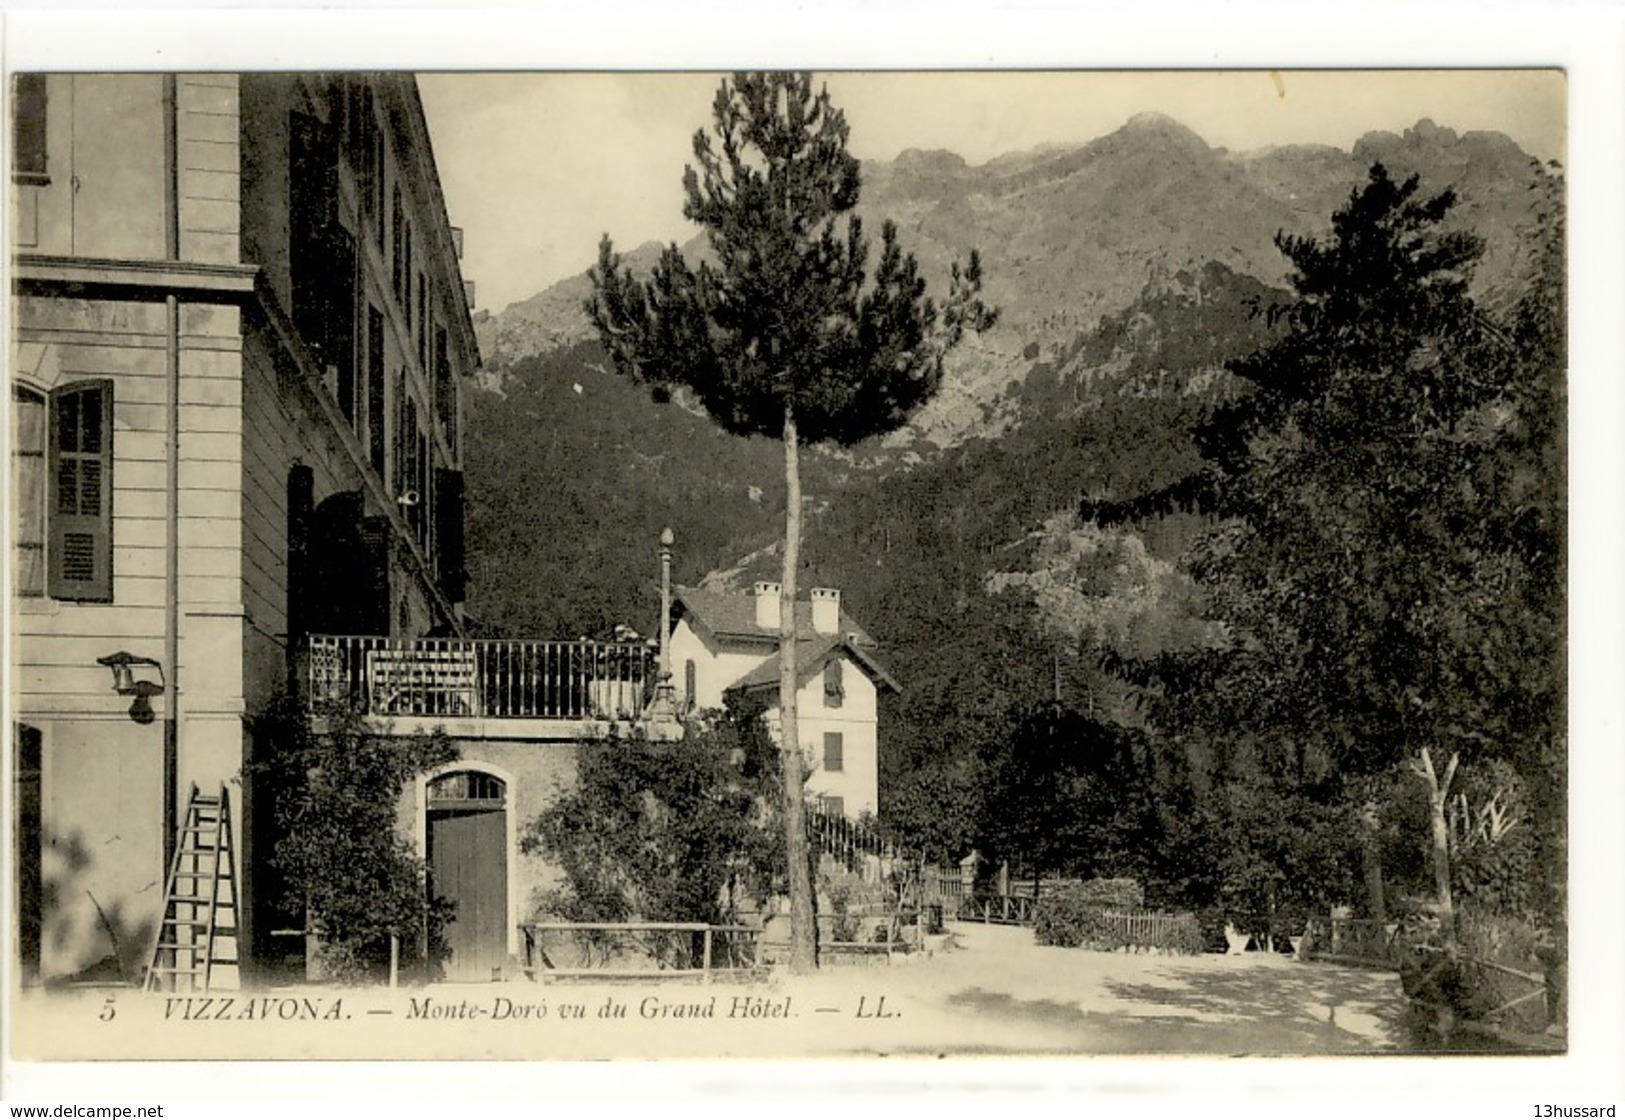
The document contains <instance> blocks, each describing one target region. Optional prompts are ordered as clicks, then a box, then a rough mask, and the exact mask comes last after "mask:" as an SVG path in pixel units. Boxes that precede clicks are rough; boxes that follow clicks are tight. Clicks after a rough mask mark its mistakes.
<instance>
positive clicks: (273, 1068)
mask: <svg viewBox="0 0 1625 1120" xmlns="http://www.w3.org/2000/svg"><path fill="white" fill-rule="evenodd" d="M634 29H635V30H634ZM1622 44H1625V13H1622V12H1621V11H1620V10H1619V9H1618V8H1616V7H1614V6H1613V5H1610V4H1606V3H1593V4H1566V5H1559V4H1538V3H1533V2H1524V3H1477V4H1467V3H1452V4H1443V3H1425V4H1423V3H1409V4H1397V3H1393V4H1391V3H1382V4H1368V5H1362V6H1359V7H1355V6H1353V5H1347V4H1340V5H1336V6H1332V5H1317V6H1315V7H1314V8H1313V10H1312V11H1311V10H1309V6H1307V5H1305V6H1301V7H1300V6H1297V5H1292V4H1287V3H1268V4H1199V3H1148V2H1143V3H1137V4H1132V5H1130V4H1113V5H1099V6H1095V7H1091V8H1089V9H1087V10H1079V11H1072V12H1058V11H1055V10H1053V9H1050V8H1046V7H1039V6H1036V5H1032V6H1029V5H1015V4H1004V5H995V4H985V3H984V4H968V3H957V4H955V3H944V2H940V0H939V2H935V3H924V2H920V3H902V2H894V3H888V4H885V5H863V6H861V7H859V6H857V5H852V4H845V3H835V4H828V3H826V4H819V5H816V6H814V5H797V6H794V7H791V6H789V5H785V6H783V7H782V8H773V7H767V8H766V9H765V10H764V7H763V6H762V5H744V4H735V3H712V4H695V3H684V4H681V5H662V4H656V3H652V2H651V3H641V2H640V3H616V4H607V5H603V6H601V7H600V8H598V9H597V10H595V11H594V12H593V13H591V14H588V13H584V12H581V11H576V10H572V9H569V8H564V7H562V6H560V7H558V8H542V9H537V8H534V7H518V6H512V5H496V6H491V7H485V8H480V9H471V10H462V9H451V8H449V7H432V6H391V7H389V8H387V9H386V8H385V6H384V5H376V6H368V7H352V8H348V9H345V10H342V11H328V12H318V11H312V10H292V9H286V8H285V9H282V10H280V11H276V12H266V11H246V10H239V11H232V12H225V11H221V10H219V9H218V8H213V7H209V8H205V7H198V6H193V7H187V8H184V9H172V10H169V11H164V12H159V11H154V10H150V9H137V8H133V7H128V6H120V7H117V8H113V9H105V8H104V9H90V8H82V7H58V8H56V9H54V10H47V9H41V8H12V9H11V10H9V11H7V12H6V14H5V24H4V50H5V63H6V66H7V68H8V69H19V68H34V69H81V70H82V69H97V68H103V69H153V70H174V69H318V68H388V69H430V68H432V69H448V68H449V69H526V70H529V69H555V68H557V69H726V68H731V67H734V66H746V65H748V66H756V67H759V66H774V67H777V66H796V67H801V66H811V67H818V68H829V67H831V66H836V67H839V68H844V69H860V68H873V69H905V68H906V69H916V68H918V69H962V68H972V69H1007V68H1058V69H1073V68H1091V69H1113V68H1135V69H1166V68H1190V69H1213V68H1218V69H1243V68H1249V69H1250V68H1271V67H1273V68H1282V69H1300V68H1360V69H1364V68H1374V67H1390V66H1403V67H1417V68H1432V67H1440V66H1454V67H1493V66H1552V65H1556V66H1561V67H1563V68H1565V69H1566V70H1567V72H1568V74H1569V77H1570V97H1571V117H1570V131H1569V145H1570V147H1569V151H1570V159H1569V173H1570V184H1571V196H1570V197H1571V207H1570V229H1571V231H1573V232H1574V234H1575V235H1574V236H1573V237H1572V271H1571V276H1572V277H1573V281H1572V284H1571V306H1572V310H1571V316H1572V319H1571V325H1572V331H1571V339H1572V342H1573V351H1572V355H1573V360H1572V369H1573V372H1574V377H1573V386H1574V392H1573V394H1572V397H1571V401H1570V410H1571V411H1570V437H1571V463H1572V467H1571V474H1570V481H1571V507H1570V516H1571V525H1572V529H1571V564H1572V579H1571V596H1570V602H1571V633H1570V649H1571V656H1570V666H1571V672H1572V674H1573V677H1572V682H1573V696H1572V702H1571V711H1572V715H1571V743H1572V751H1573V760H1574V761H1573V767H1574V777H1573V779H1572V780H1571V796H1572V798H1573V800H1574V802H1575V814H1574V816H1573V817H1572V818H1571V821H1574V822H1579V823H1580V824H1583V826H1584V831H1581V830H1580V829H1579V827H1574V828H1573V831H1571V852H1572V856H1573V860H1574V867H1575V872H1574V882H1575V885H1576V889H1575V890H1574V891H1573V899H1574V903H1573V910H1574V915H1575V919H1576V920H1575V921H1574V923H1573V924H1574V929H1573V954H1572V960H1573V962H1574V963H1573V969H1572V977H1573V982H1574V992H1573V1000H1572V1002H1573V1007H1574V1009H1575V1012H1576V1016H1577V1020H1578V1021H1577V1022H1576V1024H1575V1028H1574V1030H1573V1031H1572V1032H1571V1035H1572V1039H1573V1045H1572V1049H1571V1052H1570V1054H1569V1055H1568V1056H1567V1057H1564V1058H1560V1059H1529V1060H1522V1059H1519V1060H1511V1061H1487V1060H1484V1059H1471V1060H1468V1059H1441V1058H1430V1059H1404V1058H1379V1059H1341V1060H1335V1061H1330V1060H1328V1061H1322V1060H1307V1059H1306V1060H1302V1061H1298V1060H1287V1061H1282V1060H1271V1061H1257V1062H1255V1061H1236V1060H1219V1061H1211V1060H1195V1059H1183V1058H1181V1059H1156V1060H1145V1059H1140V1060H1134V1061H1126V1062H1125V1061H1116V1060H1111V1061H1107V1060H1096V1059H1079V1060H1077V1061H1071V1060H1067V1061H1058V1060H1049V1061H1045V1062H1039V1063H1032V1062H1014V1061H986V1062H966V1063H946V1064H945V1063H904V1062H884V1063H864V1062H856V1063H841V1064H830V1063H823V1064H808V1063H706V1064H700V1065H692V1064H676V1063H660V1064H650V1065H641V1064H637V1065H633V1066H631V1067H630V1069H629V1068H628V1066H627V1065H626V1064H624V1063H616V1064H614V1065H613V1066H611V1065H609V1064H598V1065H585V1066H577V1065H560V1064H557V1063H547V1064H539V1065H536V1066H529V1065H522V1064H516V1063H507V1064H493V1065H482V1066H480V1067H479V1070H478V1073H477V1074H476V1072H475V1071H474V1070H471V1069H470V1068H469V1063H464V1062H459V1063H455V1065H450V1066H448V1065H441V1064H431V1063H412V1064H408V1063H396V1064H391V1065H383V1066H379V1065H374V1064H360V1063H315V1064H309V1065H298V1066H292V1065H289V1064H286V1063H249V1062H241V1063H229V1064H226V1065H224V1066H221V1067H214V1066H201V1065H183V1066H170V1065H162V1066H158V1065H142V1066H133V1065H124V1064H91V1065H74V1066H66V1065H59V1064H51V1063H35V1064H10V1065H8V1066H7V1067H6V1068H5V1070H4V1083H3V1091H0V1095H4V1096H6V1097H7V1098H8V1099H26V1100H34V1101H46V1100H51V1101H64V1102H65V1101H78V1102H81V1103H91V1102H109V1103H111V1102H120V1103H139V1102H140V1101H142V1100H143V1099H148V1100H157V1101H164V1102H179V1101H184V1100H219V1101H222V1102H229V1103H230V1107H232V1108H233V1109H234V1110H236V1112H237V1114H238V1115H246V1116H250V1117H251V1116H255V1115H270V1113H271V1111H272V1109H273V1108H275V1107H276V1102H278V1101H281V1100H284V1099H288V1098H300V1099H306V1100H311V1101H314V1102H322V1101H327V1102H343V1101H349V1102H351V1103H350V1104H349V1105H348V1106H346V1107H358V1106H363V1105H364V1106H365V1107H368V1108H369V1109H371V1108H372V1107H375V1106H376V1107H378V1108H380V1109H387V1110H388V1111H390V1112H392V1113H396V1114H400V1113H403V1112H404V1113H405V1114H407V1115H427V1114H429V1112H430V1110H431V1109H433V1108H436V1107H437V1106H438V1105H439V1104H440V1103H441V1102H444V1101H449V1100H460V1101H467V1102H468V1103H470V1104H471V1105H473V1106H474V1107H481V1104H480V1102H482V1101H493V1100H506V1101H509V1102H511V1104H509V1105H507V1106H504V1107H514V1108H517V1109H524V1110H527V1111H528V1110H530V1109H534V1110H536V1111H544V1110H547V1109H549V1108H552V1107H556V1106H557V1105H558V1104H559V1103H560V1102H562V1101H565V1100H570V1099H580V1098H582V1097H600V1096H617V1097H632V1098H635V1099H642V1100H645V1101H662V1102H666V1103H668V1104H669V1103H671V1102H674V1101H677V1102H687V1104H688V1105H690V1106H695V1107H709V1108H715V1107H717V1106H718V1105H726V1104H728V1103H733V1102H734V1101H745V1100H755V1099H777V1100H783V1099H784V1098H785V1097H786V1096H787V1095H788V1094H790V1093H792V1092H794V1093H795V1094H797V1095H798V1096H799V1097H801V1099H802V1100H803V1101H806V1102H813V1103H812V1104H811V1105H809V1106H808V1107H819V1108H820V1110H821V1111H823V1110H826V1109H827V1108H828V1107H829V1106H830V1104H831V1103H832V1102H833V1103H835V1104H837V1105H838V1104H840V1103H841V1102H845V1101H849V1100H850V1101H851V1102H852V1104H853V1105H854V1106H855V1107H856V1106H859V1105H860V1102H861V1104H862V1105H863V1106H866V1107H872V1106H874V1105H876V1104H879V1105H881V1106H882V1107H906V1108H913V1107H918V1106H920V1105H921V1104H924V1105H926V1107H930V1108H934V1109H942V1110H945V1111H954V1110H955V1109H956V1108H957V1107H960V1106H961V1105H963V1106H967V1110H968V1108H969V1107H974V1108H975V1109H976V1110H977V1111H980V1112H985V1111H986V1109H987V1108H989V1107H997V1105H996V1103H995V1100H994V1099H993V1098H1007V1097H1023V1098H1024V1097H1028V1096H1033V1095H1036V1096H1038V1097H1049V1096H1055V1095H1061V1096H1065V1097H1068V1098H1071V1097H1076V1096H1085V1097H1091V1098H1103V1097H1104V1098H1110V1099H1097V1100H1095V1101H1093V1103H1092V1104H1085V1105H1084V1107H1101V1108H1117V1107H1125V1106H1128V1107H1134V1108H1135V1109H1136V1111H1137V1112H1139V1111H1144V1110H1145V1109H1146V1108H1147V1107H1149V1108H1150V1110H1151V1112H1152V1113H1153V1114H1156V1115H1161V1114H1164V1110H1165V1109H1166V1110H1167V1113H1166V1114H1170V1115H1171V1114H1172V1113H1173V1110H1174V1109H1175V1108H1177V1109H1179V1110H1180V1111H1181V1112H1187V1111H1189V1112H1194V1113H1198V1114H1200V1113H1204V1112H1211V1111H1214V1110H1215V1109H1217V1111H1218V1112H1219V1114H1221V1115H1230V1114H1237V1113H1240V1112H1241V1111H1242V1110H1243V1109H1253V1108H1256V1107H1258V1106H1267V1107H1268V1108H1269V1109H1270V1111H1271V1112H1272V1113H1274V1114H1280V1113H1282V1112H1298V1111H1300V1110H1301V1112H1302V1113H1303V1114H1312V1115H1315V1116H1316V1117H1317V1120H1318V1118H1320V1117H1327V1116H1334V1117H1335V1116H1342V1115H1355V1114H1357V1113H1358V1114H1361V1115H1365V1114H1368V1113H1369V1112H1371V1111H1372V1110H1374V1109H1378V1108H1381V1109H1384V1110H1386V1111H1387V1112H1389V1113H1391V1114H1396V1115H1402V1116H1403V1115H1412V1114H1417V1115H1419V1114H1421V1113H1423V1112H1426V1111H1435V1110H1437V1109H1438V1108H1441V1107H1443V1108H1447V1109H1449V1110H1450V1112H1451V1113H1453V1114H1463V1115H1464V1114H1466V1112H1465V1110H1466V1109H1469V1108H1471V1109H1474V1110H1476V1111H1477V1112H1479V1113H1480V1114H1482V1115H1485V1116H1490V1115H1502V1116H1509V1117H1512V1116H1520V1115H1521V1116H1528V1115H1529V1111H1530V1109H1531V1107H1532V1105H1534V1104H1536V1103H1541V1102H1547V1103H1553V1104H1565V1105H1577V1104H1603V1105H1606V1104H1609V1103H1625V1074H1622V1073H1621V1072H1620V1070H1619V1062H1618V1055H1620V1054H1622V1053H1625V1042H1622V1029H1621V1028H1622V1024H1625V982H1622V979H1621V976H1622V969H1621V962H1622V960H1625V950H1622V948H1621V940H1622V939H1621V937H1620V931H1621V930H1625V914H1622V911H1621V906H1620V902H1621V899H1620V890H1621V886H1620V878H1621V877H1620V874H1619V862H1618V861H1619V858H1620V855H1621V853H1622V852H1625V839H1622V834H1621V829H1620V823H1619V822H1620V814H1619V805H1620V804H1621V802H1622V801H1625V781H1622V777H1621V775H1622V770H1621V765H1620V755H1621V749H1620V748H1621V741H1620V740H1621V732H1622V728H1625V720H1622V713H1621V702H1620V701H1621V694H1622V693H1625V688H1622V683H1625V659H1622V658H1621V656H1620V654H1621V636H1622V633H1625V626H1622V625H1621V623H1622V621H1625V615H1622V611H1621V609H1620V607H1621V599H1620V591H1621V584H1622V582H1625V578H1622V575H1621V573H1625V550H1622V548H1621V511H1622V507H1625V497H1622V495H1625V485H1622V480H1625V470H1622V469H1621V464H1622V458H1621V447H1622V440H1621V436H1622V435H1625V433H1622V432H1621V431H1620V420H1621V418H1622V417H1625V406H1622V396H1621V379H1622V373H1625V360H1622V347H1621V337H1620V336H1621V333H1622V332H1621V330H1620V327H1619V317H1620V314H1621V308H1625V289H1622V285H1621V262H1622V261H1625V238H1622V236H1621V210H1622V206H1621V199H1625V179H1622V176H1621V156H1622V151H1625V77H1622V75H1625V65H1622V63H1625V58H1622V54H1625V51H1622ZM1593 892H1594V893H1595V895H1596V896H1598V897H1588V896H1591V895H1592V894H1593ZM629 1074H630V1076H629ZM922 1096H923V1097H925V1098H927V1099H926V1100H921V1099H920V1098H921V1097H922ZM899 1098H908V1101H907V1102H906V1103H905V1102H904V1101H903V1100H901V1099H899ZM527 1102H528V1103H527ZM1034 1103H1035V1104H1038V1105H1039V1106H1040V1107H1043V1105H1042V1104H1041V1103H1040V1102H1037V1101H1035V1102H1034ZM774 1107H775V1108H778V1107H781V1106H779V1105H775V1106H774ZM318 1111H320V1108H319V1109H318ZM663 1111H664V1110H663ZM337 1112H338V1108H337V1107H334V1108H333V1113H334V1114H337ZM177 1114H179V1115H185V1114H187V1113H186V1112H184V1111H182V1112H179V1113H177Z"/></svg>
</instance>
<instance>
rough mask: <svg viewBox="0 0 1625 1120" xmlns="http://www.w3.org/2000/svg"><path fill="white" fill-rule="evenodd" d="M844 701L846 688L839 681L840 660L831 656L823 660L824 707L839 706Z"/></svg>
mask: <svg viewBox="0 0 1625 1120" xmlns="http://www.w3.org/2000/svg"><path fill="white" fill-rule="evenodd" d="M845 702H846V689H845V687H844V686H843V685H842V683H841V660H840V658H836V657H832V658H830V659H829V660H828V661H826V662H824V707H826V708H839V707H840V706H841V705H842V704H844V703H845Z"/></svg>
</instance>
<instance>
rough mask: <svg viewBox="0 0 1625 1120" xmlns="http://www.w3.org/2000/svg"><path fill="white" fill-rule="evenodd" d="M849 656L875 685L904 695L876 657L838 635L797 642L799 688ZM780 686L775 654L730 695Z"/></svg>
mask: <svg viewBox="0 0 1625 1120" xmlns="http://www.w3.org/2000/svg"><path fill="white" fill-rule="evenodd" d="M843 653H844V654H846V655H847V656H848V657H850V658H851V659H852V660H853V661H855V662H857V663H858V666H859V667H860V668H861V669H863V670H864V672H866V673H868V674H869V676H870V677H871V678H873V680H874V681H875V683H876V684H880V685H884V686H886V687H887V688H889V689H891V690H892V691H893V692H901V691H902V689H901V688H900V687H898V684H897V682H896V681H895V680H893V679H892V675H891V674H890V673H888V672H886V668H885V666H883V665H881V664H880V662H878V661H876V660H875V658H874V655H873V654H872V653H870V652H869V651H868V650H866V649H864V648H863V647H861V646H858V645H856V644H854V643H853V642H851V641H849V640H847V639H845V638H842V637H839V636H837V635H835V634H819V635H817V636H816V637H813V638H804V639H802V640H800V641H798V642H796V687H797V688H800V687H801V686H802V685H804V684H806V683H807V682H808V681H810V680H811V679H812V678H813V677H814V676H815V675H817V674H818V673H821V672H823V671H824V665H825V664H826V663H828V662H829V660H830V659H831V658H833V657H837V656H839V655H840V654H843ZM778 685H779V655H778V654H776V653H775V654H774V655H773V656H772V657H770V658H768V659H767V660H766V661H764V662H762V663H761V664H760V665H758V666H757V667H756V668H754V669H752V670H751V671H750V672H748V673H746V674H745V675H744V676H743V677H740V678H739V680H737V681H735V682H734V683H733V684H731V685H729V686H728V689H727V691H729V692H733V691H736V690H739V691H745V692H751V691H754V690H756V689H762V688H777V687H778Z"/></svg>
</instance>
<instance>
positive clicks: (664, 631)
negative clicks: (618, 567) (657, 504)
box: [648, 525, 677, 722]
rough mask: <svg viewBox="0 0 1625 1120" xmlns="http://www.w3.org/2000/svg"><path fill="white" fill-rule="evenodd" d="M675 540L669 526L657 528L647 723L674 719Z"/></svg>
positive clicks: (675, 714)
mask: <svg viewBox="0 0 1625 1120" xmlns="http://www.w3.org/2000/svg"><path fill="white" fill-rule="evenodd" d="M675 540H676V537H675V536H673V534H672V531H671V526H669V525H668V526H667V527H666V528H664V529H662V530H661V531H660V621H659V623H658V626H659V630H660V653H659V662H658V663H657V665H656V667H655V673H656V678H655V694H654V699H653V700H652V701H651V702H650V704H649V711H648V717H649V719H650V721H651V722H659V721H667V722H669V721H671V720H674V719H676V718H677V706H676V704H675V703H673V701H672V687H671V546H672V543H673V542H674V541H675Z"/></svg>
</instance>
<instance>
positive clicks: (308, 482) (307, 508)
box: [288, 463, 316, 651]
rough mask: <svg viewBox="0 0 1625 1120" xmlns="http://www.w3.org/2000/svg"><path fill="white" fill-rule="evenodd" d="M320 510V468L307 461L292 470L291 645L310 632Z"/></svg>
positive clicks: (290, 540) (290, 495) (289, 499)
mask: <svg viewBox="0 0 1625 1120" xmlns="http://www.w3.org/2000/svg"><path fill="white" fill-rule="evenodd" d="M315 514H316V472H315V471H314V470H312V469H311V468H310V467H308V466H306V465H305V464H303V463H298V464H296V465H295V466H294V467H293V469H292V470H290V471H289V472H288V649H289V650H290V651H292V650H293V649H294V648H295V647H297V646H298V644H299V643H300V641H301V640H303V639H304V637H305V635H306V633H307V632H308V629H307V628H308V626H309V621H308V620H309V615H310V602H309V596H310V591H311V588H310V570H311V568H310V540H311V523H312V519H313V518H314V517H315Z"/></svg>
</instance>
